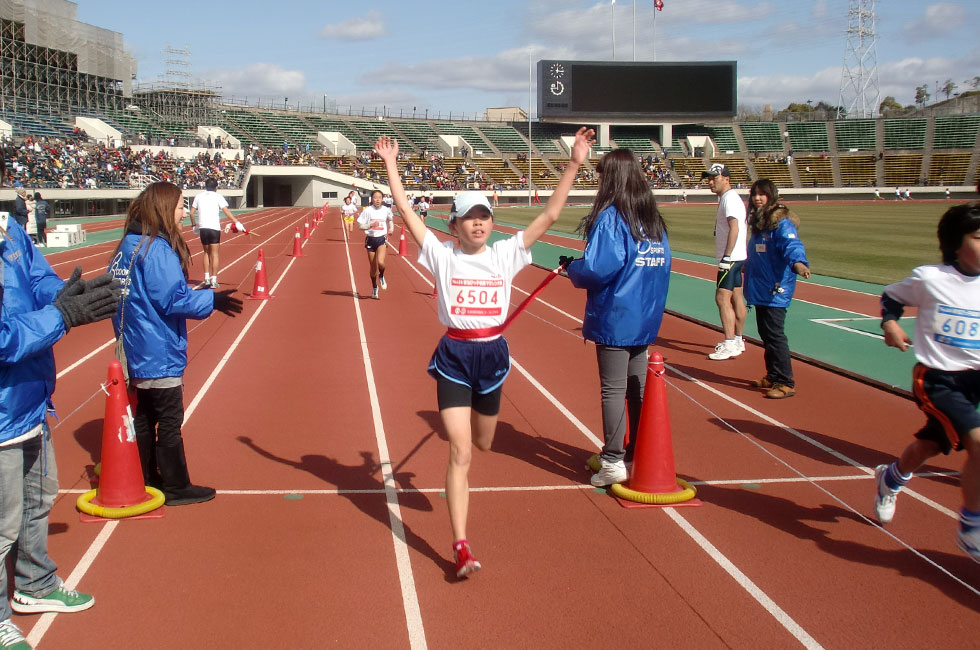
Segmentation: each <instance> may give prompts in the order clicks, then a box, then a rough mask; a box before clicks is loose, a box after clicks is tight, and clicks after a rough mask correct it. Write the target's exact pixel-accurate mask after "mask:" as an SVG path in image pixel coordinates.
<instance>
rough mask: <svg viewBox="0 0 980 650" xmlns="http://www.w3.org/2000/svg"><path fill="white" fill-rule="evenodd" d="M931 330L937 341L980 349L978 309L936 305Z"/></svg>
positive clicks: (969, 348)
mask: <svg viewBox="0 0 980 650" xmlns="http://www.w3.org/2000/svg"><path fill="white" fill-rule="evenodd" d="M933 331H934V332H935V334H934V338H935V340H936V342H937V343H942V344H944V345H950V346H953V347H955V348H963V349H967V350H977V349H980V311H976V310H972V309H961V308H958V307H950V306H948V305H938V306H937V308H936V316H935V320H934V321H933Z"/></svg>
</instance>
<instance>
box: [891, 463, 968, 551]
mask: <svg viewBox="0 0 980 650" xmlns="http://www.w3.org/2000/svg"><path fill="white" fill-rule="evenodd" d="M887 471H888V465H878V467H875V486H876V488H877V489H876V491H875V517H877V518H878V522H879V523H882V524H887V523H888V522H890V521H891V520H892V517H894V516H895V499H897V498H898V492H896V491H895V490H892V489H891V488H890V487H888V486H887V485H885V473H886V472H887ZM967 552H968V553H969V551H967Z"/></svg>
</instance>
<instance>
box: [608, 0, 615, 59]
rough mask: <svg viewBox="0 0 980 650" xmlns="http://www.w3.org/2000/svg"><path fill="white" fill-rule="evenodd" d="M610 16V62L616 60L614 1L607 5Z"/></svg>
mask: <svg viewBox="0 0 980 650" xmlns="http://www.w3.org/2000/svg"><path fill="white" fill-rule="evenodd" d="M609 10H610V15H611V16H612V46H613V56H612V60H613V61H615V60H616V0H612V2H611V3H609Z"/></svg>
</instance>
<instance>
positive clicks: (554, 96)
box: [538, 60, 737, 120]
mask: <svg viewBox="0 0 980 650" xmlns="http://www.w3.org/2000/svg"><path fill="white" fill-rule="evenodd" d="M736 79H737V77H736V64H735V61H692V62H670V63H622V62H612V61H560V60H542V61H538V117H540V118H573V119H582V118H588V119H593V120H594V119H602V118H610V119H615V120H622V119H636V120H651V119H686V118H692V117H719V118H720V117H733V116H734V115H735V108H736V106H735V105H736Z"/></svg>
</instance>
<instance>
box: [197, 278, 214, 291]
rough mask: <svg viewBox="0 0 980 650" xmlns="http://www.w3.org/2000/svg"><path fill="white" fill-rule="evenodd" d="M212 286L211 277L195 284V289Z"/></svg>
mask: <svg viewBox="0 0 980 650" xmlns="http://www.w3.org/2000/svg"><path fill="white" fill-rule="evenodd" d="M210 288H211V278H208V279H207V280H204V281H202V282H199V283H198V284H195V285H194V291H197V290H198V289H210Z"/></svg>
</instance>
